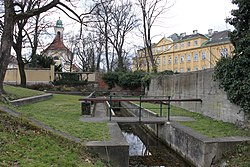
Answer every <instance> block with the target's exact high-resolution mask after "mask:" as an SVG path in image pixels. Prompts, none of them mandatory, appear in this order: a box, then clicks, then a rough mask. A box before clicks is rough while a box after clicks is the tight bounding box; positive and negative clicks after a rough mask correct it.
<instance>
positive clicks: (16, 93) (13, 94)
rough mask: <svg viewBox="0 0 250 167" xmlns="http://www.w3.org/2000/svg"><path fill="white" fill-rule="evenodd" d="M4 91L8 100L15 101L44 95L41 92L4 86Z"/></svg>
mask: <svg viewBox="0 0 250 167" xmlns="http://www.w3.org/2000/svg"><path fill="white" fill-rule="evenodd" d="M4 90H5V91H6V92H7V96H8V98H9V100H16V99H20V98H24V97H31V96H38V95H42V94H44V92H41V91H36V90H32V89H26V88H22V87H16V86H10V85H4Z"/></svg>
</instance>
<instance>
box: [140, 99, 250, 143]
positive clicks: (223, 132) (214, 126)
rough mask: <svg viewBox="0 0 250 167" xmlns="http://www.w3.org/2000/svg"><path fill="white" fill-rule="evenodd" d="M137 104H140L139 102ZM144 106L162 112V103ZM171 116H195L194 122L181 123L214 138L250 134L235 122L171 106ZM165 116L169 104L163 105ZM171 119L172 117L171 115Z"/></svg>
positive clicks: (144, 104)
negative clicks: (217, 119) (223, 120)
mask: <svg viewBox="0 0 250 167" xmlns="http://www.w3.org/2000/svg"><path fill="white" fill-rule="evenodd" d="M136 104H139V103H138V102H137V103H136ZM142 107H143V108H147V109H150V110H151V111H153V112H155V113H158V114H159V113H160V109H159V107H160V105H159V104H152V103H142ZM170 115H171V116H186V117H191V118H194V119H195V121H192V122H180V123H181V124H183V125H185V126H188V127H190V128H192V129H193V130H195V131H197V132H199V133H201V134H203V135H205V136H208V137H212V138H216V137H228V136H250V134H249V132H247V131H245V130H242V129H240V128H237V127H236V126H235V125H234V124H231V123H225V122H222V121H216V120H214V119H212V118H210V117H206V116H203V115H201V114H198V113H194V112H190V111H188V110H185V109H182V108H178V107H175V106H171V109H170ZM163 116H167V106H166V105H163ZM170 119H171V117H170Z"/></svg>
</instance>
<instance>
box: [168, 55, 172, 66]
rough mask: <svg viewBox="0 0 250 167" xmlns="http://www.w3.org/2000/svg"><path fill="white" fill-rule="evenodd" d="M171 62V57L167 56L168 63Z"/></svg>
mask: <svg viewBox="0 0 250 167" xmlns="http://www.w3.org/2000/svg"><path fill="white" fill-rule="evenodd" d="M171 63H172V59H171V57H170V56H169V57H168V64H171Z"/></svg>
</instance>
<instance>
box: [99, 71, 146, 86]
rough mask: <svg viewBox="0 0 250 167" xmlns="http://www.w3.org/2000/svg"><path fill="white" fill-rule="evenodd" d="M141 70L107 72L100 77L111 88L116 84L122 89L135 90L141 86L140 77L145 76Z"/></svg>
mask: <svg viewBox="0 0 250 167" xmlns="http://www.w3.org/2000/svg"><path fill="white" fill-rule="evenodd" d="M145 74H146V73H145V72H143V71H135V72H121V71H116V72H108V73H105V74H103V77H102V79H103V80H104V82H105V83H106V84H108V86H109V89H112V88H113V87H115V85H116V84H117V85H118V86H120V87H122V88H124V89H130V90H135V89H137V88H139V87H140V86H141V83H142V78H143V77H144V76H145Z"/></svg>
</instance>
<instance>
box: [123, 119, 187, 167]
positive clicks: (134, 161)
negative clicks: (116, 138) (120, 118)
mask: <svg viewBox="0 0 250 167" xmlns="http://www.w3.org/2000/svg"><path fill="white" fill-rule="evenodd" d="M119 126H120V128H121V129H122V133H123V135H124V137H125V138H126V140H127V142H128V143H129V156H130V158H129V166H130V167H191V165H189V164H188V163H187V162H185V161H184V160H183V158H181V157H180V156H179V155H177V154H176V153H175V152H174V151H173V150H171V149H170V148H169V147H168V146H167V145H166V144H164V143H163V142H161V141H160V140H159V139H157V138H156V136H154V135H153V134H151V133H149V132H148V130H147V129H146V128H145V127H144V126H143V125H136V124H134V125H131V124H130V125H128V124H119Z"/></svg>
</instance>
